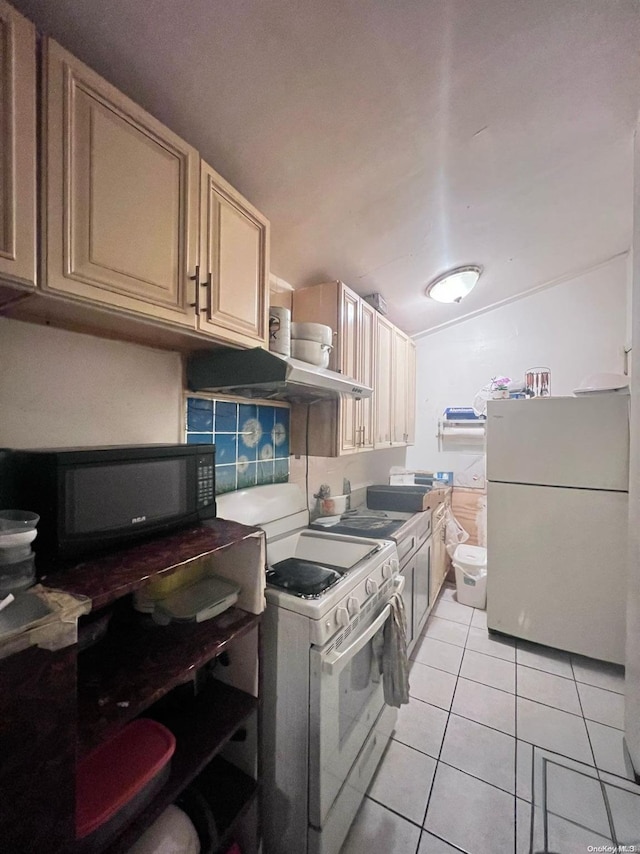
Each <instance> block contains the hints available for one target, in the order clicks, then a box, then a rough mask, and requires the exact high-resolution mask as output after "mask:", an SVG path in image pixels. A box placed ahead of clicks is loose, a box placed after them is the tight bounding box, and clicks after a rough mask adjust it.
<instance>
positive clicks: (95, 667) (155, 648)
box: [78, 608, 261, 756]
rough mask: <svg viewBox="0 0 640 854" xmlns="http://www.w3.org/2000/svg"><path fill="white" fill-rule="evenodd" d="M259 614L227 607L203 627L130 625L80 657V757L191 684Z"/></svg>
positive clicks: (120, 627)
mask: <svg viewBox="0 0 640 854" xmlns="http://www.w3.org/2000/svg"><path fill="white" fill-rule="evenodd" d="M260 619H261V618H260V615H255V614H249V613H247V612H246V611H241V610H240V609H239V608H229V609H228V610H227V611H225V612H224V613H222V614H220V615H219V616H218V617H214V618H213V619H212V620H207V621H205V622H203V623H183V624H179V623H174V624H172V625H169V626H156V625H148V626H147V625H141V624H140V623H139V622H136V618H135V617H134V618H133V619H132V621H131V622H129V623H124V624H120V625H116V626H110V627H109V629H110V630H109V632H108V633H107V635H106V637H105V638H104V639H103V640H102V641H100V642H99V643H98V644H96V646H94V647H92V648H90V649H88V650H86V651H85V652H84V653H81V654H80V655H79V657H78V748H79V755H80V756H82V755H84V754H86V753H87V752H88V751H90V750H91V749H92V748H94V747H96V746H97V745H98V744H99V743H100V742H101V741H104V740H105V739H106V738H109V737H110V736H111V735H113V734H114V733H115V732H117V730H119V729H120V728H121V727H122V726H123V725H124V724H125V723H127V722H128V721H130V720H132V719H133V718H135V717H137V716H138V715H140V714H141V713H142V712H144V710H145V709H147V708H149V706H151V705H152V704H153V703H155V702H156V701H157V700H159V699H160V698H161V697H163V696H164V695H165V694H167V693H168V692H169V691H171V690H172V689H173V688H175V687H176V686H177V685H180V684H182V683H184V682H186V681H188V680H189V679H191V678H192V677H193V676H194V675H195V672H196V671H197V670H198V669H199V668H200V667H202V666H203V665H204V664H206V663H207V662H208V661H210V660H211V659H213V658H215V657H216V656H217V655H219V654H220V653H221V652H223V651H224V650H225V649H226V647H227V645H228V644H229V643H230V642H231V641H233V640H234V639H235V638H238V637H241V636H242V635H245V634H247V632H249V631H251V630H252V629H253V628H254V627H255V626H257V625H258V623H259V622H260Z"/></svg>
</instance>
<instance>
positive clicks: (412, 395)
mask: <svg viewBox="0 0 640 854" xmlns="http://www.w3.org/2000/svg"><path fill="white" fill-rule="evenodd" d="M415 443H416V345H415V342H414V341H412V340H411V338H408V339H407V445H415Z"/></svg>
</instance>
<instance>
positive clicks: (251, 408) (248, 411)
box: [238, 403, 258, 433]
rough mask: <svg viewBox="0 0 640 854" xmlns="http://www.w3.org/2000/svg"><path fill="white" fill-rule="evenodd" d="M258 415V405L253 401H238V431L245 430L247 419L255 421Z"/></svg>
mask: <svg viewBox="0 0 640 854" xmlns="http://www.w3.org/2000/svg"><path fill="white" fill-rule="evenodd" d="M257 417H258V407H257V406H256V405H255V403H240V404H239V405H238V433H242V432H243V431H244V430H245V424H246V422H247V421H252V420H253V421H255V419H256V418H257Z"/></svg>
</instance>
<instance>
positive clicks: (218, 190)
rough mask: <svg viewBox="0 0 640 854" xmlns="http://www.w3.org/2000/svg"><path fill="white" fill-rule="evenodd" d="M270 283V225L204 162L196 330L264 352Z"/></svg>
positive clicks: (201, 186) (201, 189) (201, 183)
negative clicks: (261, 348) (197, 328)
mask: <svg viewBox="0 0 640 854" xmlns="http://www.w3.org/2000/svg"><path fill="white" fill-rule="evenodd" d="M268 278H269V222H268V220H267V219H265V217H264V216H263V215H262V214H261V213H260V212H259V211H257V210H256V209H255V208H254V207H253V206H252V205H251V204H249V202H248V201H247V200H246V199H243V198H242V196H241V195H240V194H239V193H238V192H236V190H234V189H233V187H231V185H230V184H228V183H227V182H226V181H225V180H224V179H223V178H221V177H220V175H218V174H217V173H216V172H214V170H213V169H212V168H211V167H210V166H208V165H207V164H206V163H204V162H203V163H202V171H201V177H200V279H201V281H200V286H199V292H200V293H199V296H198V298H197V299H198V305H197V307H196V309H197V313H198V324H199V329H200V330H201V331H203V332H208V333H210V334H212V335H215V337H216V338H220V339H223V340H225V341H229V342H230V343H234V344H240V345H244V346H245V347H255V346H263V347H266V346H267V344H268V342H267V332H268V329H267V310H268V305H267V294H268V286H269V283H268Z"/></svg>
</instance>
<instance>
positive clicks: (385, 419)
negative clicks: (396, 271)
mask: <svg viewBox="0 0 640 854" xmlns="http://www.w3.org/2000/svg"><path fill="white" fill-rule="evenodd" d="M393 335H394V326H393V324H392V323H390V322H389V321H388V320H387V319H386V318H385V317H383V316H382V315H380V314H379V315H378V316H377V318H376V374H375V390H374V397H373V400H374V409H375V432H374V444H375V447H376V448H382V447H388V446H389V445H390V444H391V429H392V425H393V411H392V406H393V382H392V376H393V374H392V370H393V366H392V353H393Z"/></svg>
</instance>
